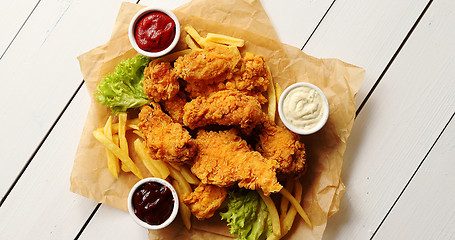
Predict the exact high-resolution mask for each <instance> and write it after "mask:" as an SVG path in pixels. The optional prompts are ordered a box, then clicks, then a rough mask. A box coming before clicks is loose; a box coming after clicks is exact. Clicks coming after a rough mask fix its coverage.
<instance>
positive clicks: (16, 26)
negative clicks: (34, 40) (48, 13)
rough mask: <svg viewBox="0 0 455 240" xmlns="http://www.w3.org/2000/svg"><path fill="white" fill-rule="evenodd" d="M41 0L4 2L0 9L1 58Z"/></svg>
mask: <svg viewBox="0 0 455 240" xmlns="http://www.w3.org/2000/svg"><path fill="white" fill-rule="evenodd" d="M38 2H39V0H34V1H2V3H1V6H2V7H1V8H0V16H2V21H0V29H1V30H2V34H0V56H2V55H3V53H4V52H5V51H6V49H7V48H8V46H9V45H10V43H11V42H12V41H13V40H14V38H15V37H16V36H17V35H18V33H19V32H20V29H21V28H22V26H23V25H24V24H25V23H26V21H27V19H28V18H29V16H30V15H31V13H32V12H33V9H34V8H35V6H36V5H37V4H38Z"/></svg>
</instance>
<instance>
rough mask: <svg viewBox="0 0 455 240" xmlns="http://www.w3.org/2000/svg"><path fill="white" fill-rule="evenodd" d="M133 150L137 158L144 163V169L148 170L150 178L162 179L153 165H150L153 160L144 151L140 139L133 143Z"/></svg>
mask: <svg viewBox="0 0 455 240" xmlns="http://www.w3.org/2000/svg"><path fill="white" fill-rule="evenodd" d="M134 150H135V151H136V153H137V155H139V158H141V160H142V162H144V165H145V167H146V168H147V170H149V172H150V173H151V174H152V176H154V177H158V178H163V177H162V176H161V173H160V171H158V169H157V168H156V167H155V165H153V163H152V161H153V160H152V158H151V157H150V155H149V154H148V153H147V150H146V149H145V147H144V144H143V143H142V141H141V139H139V138H138V139H136V140H135V141H134Z"/></svg>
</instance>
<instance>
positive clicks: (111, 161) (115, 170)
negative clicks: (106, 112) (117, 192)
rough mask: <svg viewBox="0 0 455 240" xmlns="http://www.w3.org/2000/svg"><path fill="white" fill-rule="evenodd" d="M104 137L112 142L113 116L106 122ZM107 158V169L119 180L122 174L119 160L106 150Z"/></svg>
mask: <svg viewBox="0 0 455 240" xmlns="http://www.w3.org/2000/svg"><path fill="white" fill-rule="evenodd" d="M103 131H104V135H106V137H107V138H108V139H109V140H112V116H109V118H108V119H107V121H106V125H105V126H104V129H103ZM106 158H107V167H108V168H109V171H110V172H111V174H112V176H114V177H115V179H118V174H119V172H120V163H119V160H118V158H117V157H116V156H115V155H114V154H113V153H112V152H111V151H110V150H109V149H107V148H106Z"/></svg>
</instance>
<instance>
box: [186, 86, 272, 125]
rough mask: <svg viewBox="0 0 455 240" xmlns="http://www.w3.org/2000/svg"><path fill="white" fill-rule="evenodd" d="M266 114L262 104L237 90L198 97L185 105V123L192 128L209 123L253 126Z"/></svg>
mask: <svg viewBox="0 0 455 240" xmlns="http://www.w3.org/2000/svg"><path fill="white" fill-rule="evenodd" d="M263 115H264V113H263V111H262V108H261V104H259V102H258V101H257V100H256V99H255V98H254V97H251V96H247V95H246V94H244V93H241V92H239V91H237V90H223V91H219V92H215V93H213V94H211V95H210V96H209V97H198V98H196V99H194V100H192V101H191V102H188V103H187V104H186V105H185V107H184V115H183V123H184V124H185V126H188V127H189V128H191V129H195V128H197V127H203V126H206V125H209V124H218V125H224V126H240V127H241V128H253V127H254V126H256V124H258V123H259V122H260V121H261V118H262V116H263Z"/></svg>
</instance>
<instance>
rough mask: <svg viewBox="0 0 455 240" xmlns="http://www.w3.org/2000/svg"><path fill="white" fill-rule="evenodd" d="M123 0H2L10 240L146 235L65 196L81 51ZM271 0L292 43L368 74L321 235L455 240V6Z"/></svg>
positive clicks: (2, 208)
mask: <svg viewBox="0 0 455 240" xmlns="http://www.w3.org/2000/svg"><path fill="white" fill-rule="evenodd" d="M121 1H122V0H96V1H92V0H79V1H74V0H64V1H62V0H27V1H2V2H1V3H0V19H1V21H0V29H1V34H0V79H1V87H0V108H1V112H2V113H1V115H0V126H1V128H0V129H1V130H0V133H1V134H0V169H1V174H0V197H1V202H0V239H97V240H98V239H147V232H146V231H145V230H144V229H141V228H140V227H139V226H137V225H136V224H135V223H134V222H133V221H131V219H130V217H129V215H128V214H127V213H125V212H123V211H120V210H117V209H114V208H113V207H110V206H108V205H104V204H98V203H97V202H95V201H93V200H90V199H86V198H84V197H81V196H79V195H76V194H74V193H71V192H70V191H69V184H70V183H69V177H70V172H71V168H72V165H73V157H74V154H75V152H76V148H77V145H78V142H79V137H80V134H81V132H82V128H83V125H84V122H85V118H86V115H87V112H88V109H89V103H90V96H89V95H88V93H87V91H86V86H85V85H84V84H83V79H82V76H81V74H80V70H79V64H78V62H77V59H76V57H77V56H79V55H80V54H82V53H84V52H86V51H88V50H90V49H92V48H94V47H96V46H98V45H100V44H103V43H105V42H106V41H107V40H108V39H109V37H110V33H111V30H112V26H113V24H114V22H115V17H116V14H117V12H118V9H119V7H120V5H121ZM132 2H133V1H132ZM185 2H187V0H167V1H159V0H146V1H140V4H143V5H156V6H161V7H167V8H170V9H173V8H176V7H178V6H179V5H181V4H183V3H185ZM262 4H263V6H264V8H265V9H266V11H267V13H268V14H269V17H270V19H271V20H272V22H273V24H274V26H275V28H276V30H277V32H278V34H279V37H280V38H281V41H282V42H284V43H288V44H290V45H293V46H296V47H298V48H302V50H303V51H304V52H306V53H307V54H310V55H312V56H315V57H318V58H339V59H341V60H343V61H346V62H349V63H352V64H354V65H357V66H361V67H363V68H365V69H366V76H365V80H364V82H363V85H362V87H361V89H360V92H359V94H358V96H357V101H356V105H357V106H358V107H357V117H356V121H355V123H354V126H353V130H352V134H351V136H350V138H349V142H348V147H347V150H346V153H345V161H344V165H343V170H342V179H343V182H344V183H345V185H346V186H347V191H346V193H345V195H344V196H343V198H342V201H341V206H340V207H341V209H340V211H339V212H338V213H337V214H336V215H334V216H333V217H331V218H330V219H329V223H328V227H327V230H326V233H325V235H324V239H455V227H454V226H455V141H454V140H455V120H454V119H453V116H454V113H455V79H454V76H455V41H454V40H455V28H454V27H453V24H454V23H455V13H454V11H455V1H453V0H435V1H432V0H399V1H396V0H376V1H373V0H318V1H314V0H300V1H297V0H286V1H276V0H263V1H262Z"/></svg>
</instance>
